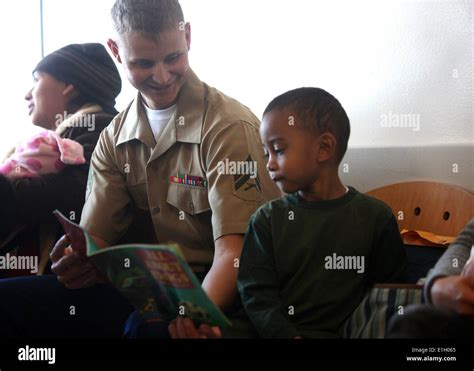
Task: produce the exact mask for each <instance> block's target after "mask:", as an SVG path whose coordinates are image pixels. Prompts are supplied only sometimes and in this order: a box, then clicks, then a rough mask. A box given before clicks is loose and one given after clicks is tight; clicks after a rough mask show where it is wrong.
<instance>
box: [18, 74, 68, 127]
mask: <svg viewBox="0 0 474 371" xmlns="http://www.w3.org/2000/svg"><path fill="white" fill-rule="evenodd" d="M33 78H34V85H33V88H32V89H31V90H30V91H29V92H28V94H26V96H25V99H26V101H27V102H28V110H29V115H30V116H31V121H32V123H33V124H34V125H36V126H40V127H43V128H45V129H49V130H54V129H55V128H56V127H57V126H58V125H59V124H60V123H61V121H62V120H63V116H64V112H65V111H66V108H67V105H68V101H69V99H70V94H68V90H69V89H68V85H67V84H66V83H64V82H61V81H59V80H56V79H55V78H54V77H53V76H51V75H50V74H48V73H45V72H39V71H36V72H35V73H34V74H33ZM69 86H70V85H69Z"/></svg>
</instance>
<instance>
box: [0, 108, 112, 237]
mask: <svg viewBox="0 0 474 371" xmlns="http://www.w3.org/2000/svg"><path fill="white" fill-rule="evenodd" d="M112 119H113V116H112V115H110V114H107V113H98V114H95V127H94V128H90V127H70V128H67V129H66V130H65V132H64V133H63V134H62V135H61V137H62V138H68V139H72V140H75V141H76V142H79V143H80V144H82V146H83V147H84V157H85V159H86V163H85V164H83V165H79V166H76V165H74V166H66V167H65V168H64V169H63V170H62V171H60V172H58V173H54V174H47V175H43V176H41V177H38V178H22V179H17V180H13V181H12V180H10V179H8V178H6V177H4V176H2V175H0V205H1V207H0V244H1V241H3V240H4V239H5V237H6V236H7V235H8V234H10V233H11V231H12V230H14V229H16V228H18V227H20V226H23V225H26V226H28V228H31V226H35V225H38V224H39V223H48V222H51V221H53V220H54V219H53V215H52V212H53V211H54V210H55V209H59V210H60V211H61V212H62V213H63V214H64V215H66V216H68V217H71V216H75V220H73V219H72V218H71V220H73V221H75V222H77V223H78V222H79V219H80V217H81V212H82V208H83V206H84V201H85V193H86V184H87V176H88V171H89V164H90V159H91V156H92V152H93V151H94V148H95V146H96V144H97V141H98V140H99V136H100V133H101V131H102V130H103V129H104V128H105V127H106V126H107V125H108V124H109V123H110V122H111V121H112ZM90 129H94V130H90Z"/></svg>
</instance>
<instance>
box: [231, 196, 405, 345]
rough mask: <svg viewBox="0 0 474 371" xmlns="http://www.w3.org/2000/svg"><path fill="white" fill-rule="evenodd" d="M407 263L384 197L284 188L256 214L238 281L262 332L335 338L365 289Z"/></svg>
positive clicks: (392, 278) (395, 276) (393, 277)
mask: <svg viewBox="0 0 474 371" xmlns="http://www.w3.org/2000/svg"><path fill="white" fill-rule="evenodd" d="M362 258H363V260H362ZM405 265H406V256H405V249H404V246H403V242H402V240H401V237H400V234H399V231H398V226H397V222H396V220H395V218H394V217H393V214H392V212H391V210H390V208H389V207H388V206H387V205H385V204H384V203H383V202H381V201H378V200H376V199H374V198H371V197H368V196H365V195H363V194H361V193H359V192H357V191H356V190H355V189H354V188H350V189H349V192H348V193H347V194H346V195H344V196H342V197H341V198H338V199H336V200H330V201H317V202H307V201H304V200H302V199H301V198H300V197H299V196H298V195H296V194H295V195H287V196H285V197H283V198H281V199H279V200H275V201H272V202H270V203H268V204H266V205H265V206H263V207H261V208H260V209H259V210H258V211H257V212H256V213H255V214H254V215H253V217H252V219H251V222H250V225H249V228H248V230H247V233H246V236H245V242H244V247H243V251H242V256H241V259H240V269H239V276H238V287H239V291H240V294H241V297H242V302H243V304H244V307H245V310H246V312H247V315H248V316H249V317H250V319H251V320H252V322H253V324H254V325H255V327H256V328H257V330H258V332H259V334H260V336H261V337H265V338H291V337H295V336H302V337H308V338H334V337H341V336H342V334H341V331H342V330H341V328H342V325H343V324H344V322H345V321H346V319H347V318H348V317H349V316H350V314H351V313H352V312H353V311H354V309H355V308H356V307H357V305H358V304H359V303H360V301H361V300H362V298H363V297H364V295H365V294H366V293H367V291H368V289H369V288H370V287H371V286H372V285H374V284H375V283H378V282H398V281H399V280H400V279H401V276H402V272H404V270H405Z"/></svg>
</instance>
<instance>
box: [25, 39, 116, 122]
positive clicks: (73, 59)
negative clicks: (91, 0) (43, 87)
mask: <svg viewBox="0 0 474 371" xmlns="http://www.w3.org/2000/svg"><path fill="white" fill-rule="evenodd" d="M35 71H39V72H46V73H49V74H50V75H52V76H53V77H54V78H56V79H57V80H60V81H63V82H65V83H67V84H72V85H74V87H75V88H76V89H77V90H78V91H79V92H80V93H81V95H82V96H83V98H84V99H86V101H87V102H90V103H98V104H99V105H101V106H102V108H103V109H104V111H106V112H110V113H116V112H117V111H116V110H115V108H114V106H115V98H116V97H117V95H118V94H119V93H120V90H121V89H122V81H121V79H120V75H119V73H118V71H117V67H115V63H114V61H113V60H112V58H111V57H110V56H109V54H108V53H107V50H105V48H104V46H103V45H102V44H97V43H90V44H71V45H67V46H65V47H63V48H61V49H59V50H56V51H55V52H53V53H51V54H49V55H47V56H46V57H44V58H43V60H42V61H41V62H39V63H38V65H37V66H36V68H35V69H34V70H33V72H35Z"/></svg>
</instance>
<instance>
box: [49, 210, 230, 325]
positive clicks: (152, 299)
mask: <svg viewBox="0 0 474 371" xmlns="http://www.w3.org/2000/svg"><path fill="white" fill-rule="evenodd" d="M54 214H55V216H56V217H57V218H58V220H59V222H60V223H61V225H62V226H63V228H64V231H65V232H66V234H68V235H69V237H70V240H71V248H72V249H73V250H75V251H78V252H80V253H83V254H85V255H87V256H88V257H89V258H90V259H91V260H92V262H93V263H94V264H95V266H96V267H97V269H98V270H99V271H101V272H102V274H104V276H105V277H107V278H108V280H109V281H110V283H111V284H112V285H114V286H115V287H116V288H117V289H118V290H119V292H120V293H121V294H122V295H123V296H124V297H125V298H127V299H128V300H129V301H130V303H132V305H133V306H134V307H135V308H137V309H138V310H139V311H140V312H141V313H143V314H146V316H147V318H150V317H153V316H154V315H156V317H157V318H161V319H162V320H164V321H171V320H173V319H175V318H176V317H178V316H180V315H181V316H186V317H189V318H191V319H192V320H193V321H194V322H195V323H196V324H197V325H199V324H202V323H207V324H209V325H211V326H220V327H223V328H224V327H227V326H230V321H229V320H228V319H227V318H226V317H225V315H224V314H223V313H222V312H221V310H220V309H219V308H218V307H217V306H215V304H214V303H213V302H212V301H211V300H210V299H209V297H208V296H207V295H206V293H205V292H204V290H203V289H202V288H201V284H200V282H199V280H198V279H197V277H196V276H195V274H194V273H193V271H192V270H191V268H190V267H189V265H188V264H187V263H186V261H185V259H184V257H183V254H182V253H181V250H180V249H179V246H177V245H142V244H128V245H119V246H112V247H108V248H104V249H101V248H99V247H98V246H97V245H96V244H95V243H94V241H93V240H92V238H91V237H90V235H89V234H88V233H87V232H86V231H85V230H84V229H82V228H81V227H80V226H78V225H77V224H75V223H73V222H71V221H70V220H69V219H67V218H66V217H65V216H64V215H62V214H61V213H60V212H59V211H58V210H56V211H54Z"/></svg>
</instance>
